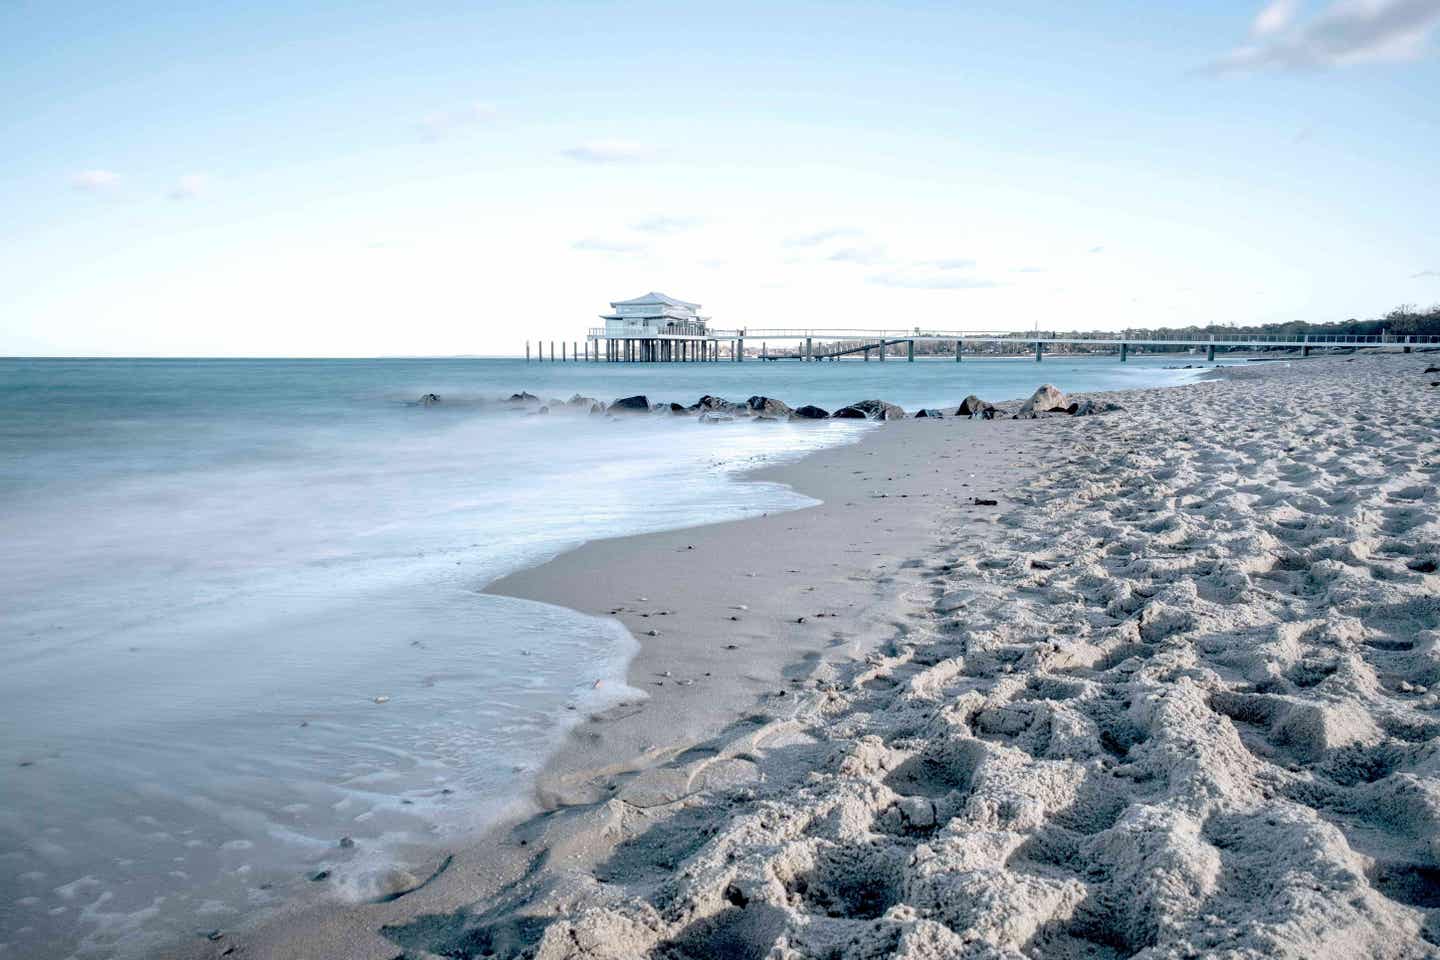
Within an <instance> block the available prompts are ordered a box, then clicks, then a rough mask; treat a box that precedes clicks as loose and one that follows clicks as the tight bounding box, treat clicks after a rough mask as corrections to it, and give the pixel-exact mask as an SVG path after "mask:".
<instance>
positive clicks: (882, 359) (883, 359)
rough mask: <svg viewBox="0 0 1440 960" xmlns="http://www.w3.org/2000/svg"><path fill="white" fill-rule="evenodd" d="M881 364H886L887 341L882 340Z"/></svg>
mask: <svg viewBox="0 0 1440 960" xmlns="http://www.w3.org/2000/svg"><path fill="white" fill-rule="evenodd" d="M880 362H881V363H884V362H885V341H884V340H881V341H880Z"/></svg>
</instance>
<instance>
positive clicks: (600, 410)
mask: <svg viewBox="0 0 1440 960" xmlns="http://www.w3.org/2000/svg"><path fill="white" fill-rule="evenodd" d="M439 402H440V397H439V396H438V395H436V394H433V393H427V394H425V395H424V396H422V397H421V398H420V403H421V404H423V405H425V406H432V405H434V404H437V403H439ZM507 402H508V403H509V404H510V406H511V408H512V409H518V408H522V407H525V408H530V413H531V414H532V415H534V414H537V413H553V412H560V411H563V412H582V413H584V412H588V413H591V414H615V415H618V414H624V413H629V414H636V413H668V414H672V415H674V416H689V415H698V417H697V419H699V420H700V421H701V422H703V423H726V422H729V421H732V420H738V419H754V420H770V421H792V420H827V419H836V420H903V419H905V417H906V413H905V411H904V410H903V409H901V408H900V407H898V406H896V405H895V404H893V403H889V402H888V401H885V400H857V401H855V402H854V403H851V404H847V405H846V406H843V407H841V408H839V409H838V410H835V411H834V412H831V411H828V410H826V409H825V408H824V407H817V406H814V405H813V404H805V405H803V406H800V407H791V406H790V405H789V404H788V403H786V402H785V401H783V400H778V399H776V398H775V397H765V396H758V395H757V396H753V397H750V398H749V399H747V400H746V401H745V402H744V403H737V402H736V401H733V400H726V399H725V398H724V397H716V396H712V395H710V394H705V395H704V396H702V397H700V398H699V399H698V400H696V401H695V402H694V403H692V404H690V405H688V406H686V405H685V404H680V403H674V402H664V403H651V402H650V398H649V397H647V396H645V395H644V394H637V395H635V396H633V397H619V398H617V399H616V400H613V401H611V402H610V403H609V404H608V405H607V404H604V403H601V402H600V401H599V400H596V399H594V398H593V397H584V396H581V395H580V394H578V393H577V394H575V395H574V396H572V397H571V398H570V399H569V400H556V399H552V400H550V401H549V402H548V403H542V402H541V400H540V398H539V397H537V396H535V395H534V394H533V393H525V392H523V391H522V392H520V393H514V394H511V395H510V397H509V398H508V401H507ZM1120 409H1122V407H1120V405H1119V404H1116V403H1112V402H1110V401H1108V400H1092V399H1088V398H1087V399H1071V398H1070V397H1067V396H1066V395H1065V394H1064V393H1063V392H1062V391H1061V390H1059V389H1058V388H1057V387H1055V386H1054V385H1052V384H1048V383H1047V384H1043V385H1042V386H1041V387H1040V388H1039V389H1037V390H1036V391H1035V392H1034V393H1033V394H1031V396H1030V398H1029V399H1027V400H1026V401H1025V402H1024V403H1021V404H1019V405H1018V406H1017V405H1016V404H1014V403H1007V404H1004V405H998V404H994V403H989V402H987V401H985V400H981V399H980V398H979V397H977V396H975V395H974V394H973V393H972V394H971V395H970V396H968V397H966V398H965V399H964V400H963V401H961V403H960V406H959V407H956V408H954V409H953V411H952V410H951V408H949V407H945V408H939V407H925V408H922V409H920V410H918V411H916V413H915V414H914V417H915V419H926V420H938V419H942V418H944V417H969V418H971V419H981V420H994V419H995V418H996V417H1000V416H1008V417H1011V418H1012V419H1027V420H1033V419H1037V418H1039V417H1042V416H1062V415H1065V416H1075V417H1083V416H1092V415H1094V414H1100V413H1111V412H1113V411H1116V410H1120Z"/></svg>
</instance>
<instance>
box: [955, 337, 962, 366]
mask: <svg viewBox="0 0 1440 960" xmlns="http://www.w3.org/2000/svg"><path fill="white" fill-rule="evenodd" d="M962 346H963V344H962V343H961V342H960V341H959V340H956V341H955V362H956V363H959V362H960V348H961V347H962Z"/></svg>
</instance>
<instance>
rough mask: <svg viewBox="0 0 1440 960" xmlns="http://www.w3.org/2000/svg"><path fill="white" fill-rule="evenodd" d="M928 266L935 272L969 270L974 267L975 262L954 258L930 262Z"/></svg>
mask: <svg viewBox="0 0 1440 960" xmlns="http://www.w3.org/2000/svg"><path fill="white" fill-rule="evenodd" d="M930 266H932V267H934V268H935V269H936V270H969V269H971V268H972V267H974V266H975V261H974V260H966V259H963V258H960V257H956V258H953V259H950V260H931V261H930Z"/></svg>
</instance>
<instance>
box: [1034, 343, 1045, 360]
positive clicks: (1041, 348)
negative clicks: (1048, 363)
mask: <svg viewBox="0 0 1440 960" xmlns="http://www.w3.org/2000/svg"><path fill="white" fill-rule="evenodd" d="M1044 357H1045V341H1043V340H1036V341H1035V362H1036V363H1039V362H1040V361H1041V360H1042V359H1044Z"/></svg>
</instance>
